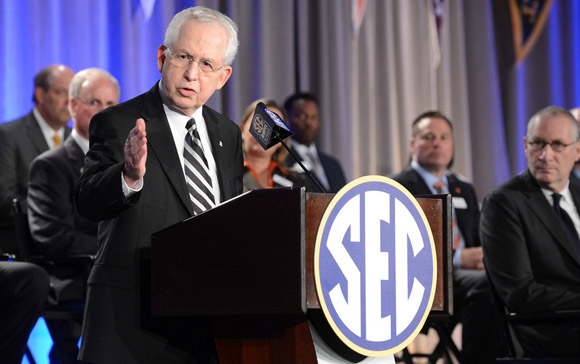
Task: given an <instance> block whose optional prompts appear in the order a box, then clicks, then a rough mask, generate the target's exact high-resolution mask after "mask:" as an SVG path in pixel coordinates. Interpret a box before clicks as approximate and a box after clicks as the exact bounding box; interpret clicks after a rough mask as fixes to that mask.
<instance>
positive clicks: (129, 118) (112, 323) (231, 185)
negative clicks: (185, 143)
mask: <svg viewBox="0 0 580 364" xmlns="http://www.w3.org/2000/svg"><path fill="white" fill-rule="evenodd" d="M203 113H204V114H203V116H204V118H205V121H206V124H207V129H208V133H209V137H210V141H211V145H212V151H213V155H214V158H215V160H216V165H217V173H218V179H219V182H220V192H221V198H222V201H225V200H228V199H230V198H232V197H234V196H236V195H238V194H239V193H241V191H242V171H243V157H242V139H241V134H240V128H239V127H238V126H237V125H236V124H235V123H233V122H232V121H231V120H229V119H227V118H225V117H224V116H222V115H220V114H219V113H217V112H216V111H214V110H212V109H210V108H209V107H206V106H204V107H203ZM139 117H142V118H143V119H144V120H145V123H146V132H147V140H148V143H147V164H146V168H147V170H146V174H145V177H144V185H143V189H142V190H141V191H140V192H138V193H137V194H135V195H133V196H131V197H130V198H128V199H126V198H125V196H124V195H123V191H122V182H121V179H122V177H121V176H122V168H123V161H124V155H123V146H124V144H125V140H126V138H127V136H128V135H129V131H130V130H131V129H132V128H133V127H134V126H135V121H136V120H137V118H139ZM90 141H91V149H90V150H89V152H88V154H87V156H86V159H85V170H84V172H83V174H82V175H81V178H80V179H79V181H78V183H77V186H76V194H75V195H76V199H77V206H78V209H79V212H80V213H81V214H82V215H83V216H85V217H88V218H91V219H93V220H99V221H100V223H99V253H98V255H97V260H96V262H95V264H94V266H93V269H92V271H91V274H90V277H89V294H88V300H87V308H86V315H85V322H84V328H83V334H82V335H83V344H82V347H81V354H80V355H81V358H82V360H85V361H89V362H94V363H117V362H118V363H141V362H149V361H151V360H153V358H165V356H164V355H171V354H170V353H171V352H175V348H176V346H174V345H173V344H172V342H170V343H169V344H168V345H167V346H166V344H167V342H168V341H171V340H170V339H171V337H172V336H176V335H177V337H178V338H179V337H181V336H184V335H189V334H191V333H192V332H194V331H200V330H202V329H201V328H199V327H195V326H191V325H187V326H186V328H184V329H183V330H180V329H178V328H177V326H174V325H173V324H174V323H175V324H176V325H177V324H179V323H180V322H185V321H183V320H178V321H179V322H173V321H172V320H170V319H158V320H155V319H152V318H150V317H149V311H150V306H148V301H147V300H148V299H149V296H150V294H149V292H148V289H149V287H150V282H149V274H148V255H149V249H150V244H151V234H152V233H154V232H156V231H159V230H161V229H163V228H166V227H168V226H170V225H173V224H175V223H177V222H179V221H182V220H184V219H186V218H189V217H191V216H193V206H192V203H191V200H190V198H189V195H188V191H187V187H186V182H185V178H184V175H183V168H182V166H181V163H180V161H179V157H178V154H177V150H176V149H175V145H174V142H173V136H172V134H171V130H170V128H169V123H168V121H167V118H166V116H165V112H164V111H163V106H162V103H161V96H160V94H159V89H158V85H155V86H154V87H153V88H152V89H151V90H150V91H149V92H147V93H145V94H143V95H140V96H138V97H136V98H134V99H132V100H129V101H127V102H125V103H122V104H120V105H117V106H113V107H110V108H108V109H106V110H104V111H103V112H101V113H99V114H97V115H95V116H94V117H93V119H92V121H91V124H90ZM192 243H198V244H202V243H203V242H197V241H195V237H192ZM176 253H177V254H178V253H179V252H176ZM141 305H143V306H142V307H143V310H141ZM207 337H208V333H207V331H204V332H201V333H200V334H199V338H200V340H202V341H203V340H207ZM210 338H211V337H210ZM180 340H183V339H180ZM199 342H200V341H198V344H197V345H200V347H198V348H192V345H191V342H189V343H188V350H193V351H195V350H205V349H206V348H205V347H204V345H202V344H199ZM212 343H213V342H212ZM212 343H211V344H209V341H208V345H213V344H212ZM192 354H193V355H196V353H192ZM167 360H169V359H167Z"/></svg>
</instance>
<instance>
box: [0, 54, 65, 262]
mask: <svg viewBox="0 0 580 364" xmlns="http://www.w3.org/2000/svg"><path fill="white" fill-rule="evenodd" d="M73 76H74V72H73V71H72V70H71V69H70V68H69V67H67V66H64V65H52V66H48V67H46V68H43V69H42V70H41V71H40V72H38V73H37V74H36V76H34V93H33V96H32V100H33V101H34V108H33V109H32V111H31V112H30V113H28V114H27V115H25V116H23V117H21V118H19V119H17V120H14V121H11V122H8V123H4V124H0V171H2V173H0V253H2V252H10V253H16V252H17V251H18V249H17V245H16V230H15V228H14V213H13V207H12V200H13V199H14V198H18V199H19V200H25V199H26V195H27V189H28V171H29V167H30V163H32V160H33V159H34V158H36V156H38V155H39V154H40V153H42V152H45V151H47V150H49V149H52V148H54V147H56V146H58V145H60V144H61V143H62V142H63V141H64V140H65V139H66V138H67V137H68V136H69V134H70V132H71V129H70V128H69V127H68V126H66V124H67V123H68V122H69V121H70V112H69V110H68V89H69V84H70V81H71V79H72V78H73Z"/></svg>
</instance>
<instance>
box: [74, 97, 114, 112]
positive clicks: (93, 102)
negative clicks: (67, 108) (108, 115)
mask: <svg viewBox="0 0 580 364" xmlns="http://www.w3.org/2000/svg"><path fill="white" fill-rule="evenodd" d="M78 100H79V101H80V102H82V103H83V104H87V105H89V106H91V107H93V108H95V109H99V110H103V109H105V108H107V107H109V106H113V105H114V104H113V103H112V102H107V103H106V104H103V102H102V101H101V100H99V99H78Z"/></svg>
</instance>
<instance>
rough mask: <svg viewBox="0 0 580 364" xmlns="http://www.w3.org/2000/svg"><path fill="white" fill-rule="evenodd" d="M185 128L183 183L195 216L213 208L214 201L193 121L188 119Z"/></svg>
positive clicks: (205, 162) (205, 161)
mask: <svg viewBox="0 0 580 364" xmlns="http://www.w3.org/2000/svg"><path fill="white" fill-rule="evenodd" d="M185 128H186V129H187V134H186V135H185V147H184V149H183V162H184V164H185V181H186V182H187V189H188V190H189V198H191V201H192V202H193V211H194V213H195V214H196V215H197V214H199V213H201V212H203V211H205V210H209V209H211V208H212V207H214V206H215V199H214V196H213V192H212V188H213V187H212V182H211V177H210V174H209V168H208V163H207V159H206V158H205V155H204V154H203V149H202V147H201V140H200V138H199V132H198V131H197V124H196V123H195V120H194V119H193V118H192V119H190V120H189V121H188V122H187V124H186V125H185Z"/></svg>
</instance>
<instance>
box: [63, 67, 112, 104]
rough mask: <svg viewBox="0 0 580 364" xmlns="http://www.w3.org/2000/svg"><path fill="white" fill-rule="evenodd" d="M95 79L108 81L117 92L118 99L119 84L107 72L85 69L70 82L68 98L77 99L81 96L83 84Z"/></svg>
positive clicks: (97, 69) (98, 69)
mask: <svg viewBox="0 0 580 364" xmlns="http://www.w3.org/2000/svg"><path fill="white" fill-rule="evenodd" d="M97 78H106V79H108V80H109V81H111V83H112V84H113V85H115V89H116V90H117V96H119V98H120V96H121V88H120V87H119V82H118V81H117V79H116V78H115V77H113V75H111V74H110V73H109V72H107V71H105V70H103V69H100V68H86V69H84V70H82V71H79V72H77V73H76V74H75V75H74V77H73V78H72V80H71V81H70V87H69V90H68V98H69V99H72V98H74V99H78V98H79V97H80V95H81V89H82V88H83V84H84V83H85V82H86V81H88V80H94V79H97Z"/></svg>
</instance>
